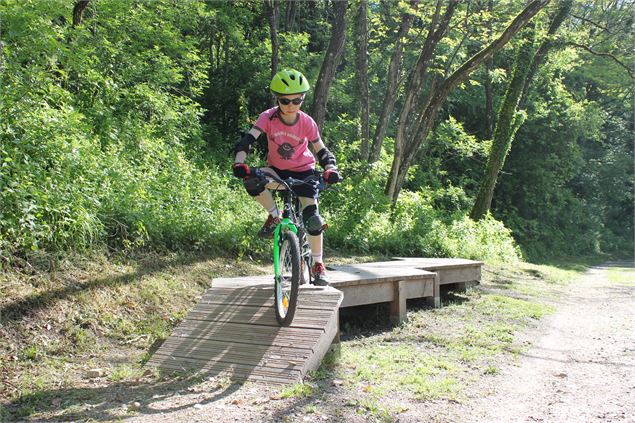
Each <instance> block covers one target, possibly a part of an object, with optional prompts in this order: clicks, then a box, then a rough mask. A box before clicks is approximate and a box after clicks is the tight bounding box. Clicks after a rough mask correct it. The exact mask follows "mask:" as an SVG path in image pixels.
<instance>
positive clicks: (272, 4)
mask: <svg viewBox="0 0 635 423" xmlns="http://www.w3.org/2000/svg"><path fill="white" fill-rule="evenodd" d="M265 6H266V9H267V17H268V18H269V34H270V37H271V77H272V78H273V76H274V75H275V74H276V73H277V72H278V50H279V44H278V8H279V3H278V2H277V1H276V0H265Z"/></svg>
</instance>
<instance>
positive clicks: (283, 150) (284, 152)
mask: <svg viewBox="0 0 635 423" xmlns="http://www.w3.org/2000/svg"><path fill="white" fill-rule="evenodd" d="M293 153H295V150H294V149H293V146H292V145H291V144H289V143H288V142H285V143H284V144H282V145H280V146H278V154H280V157H282V158H283V159H284V160H291V158H292V157H293Z"/></svg>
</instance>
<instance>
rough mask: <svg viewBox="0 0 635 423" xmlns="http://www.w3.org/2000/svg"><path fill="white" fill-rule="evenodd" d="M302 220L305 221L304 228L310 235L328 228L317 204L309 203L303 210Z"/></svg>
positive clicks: (317, 233)
mask: <svg viewBox="0 0 635 423" xmlns="http://www.w3.org/2000/svg"><path fill="white" fill-rule="evenodd" d="M302 220H303V221H304V228H305V229H306V231H307V232H308V233H309V235H319V234H321V233H322V232H323V231H324V229H326V225H325V224H324V220H323V219H322V216H320V214H319V213H318V210H317V206H316V205H315V204H311V205H308V206H306V207H305V208H304V210H302Z"/></svg>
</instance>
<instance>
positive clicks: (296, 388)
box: [278, 382, 317, 398]
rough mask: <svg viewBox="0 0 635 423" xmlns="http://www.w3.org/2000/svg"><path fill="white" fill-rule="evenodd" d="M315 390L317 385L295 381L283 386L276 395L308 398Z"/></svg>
mask: <svg viewBox="0 0 635 423" xmlns="http://www.w3.org/2000/svg"><path fill="white" fill-rule="evenodd" d="M316 391H317V386H316V385H312V384H309V383H302V382H301V383H296V384H293V385H291V386H289V387H286V388H283V389H282V390H281V391H280V393H279V394H278V396H279V397H280V398H308V397H310V396H312V395H313V394H314V393H315V392H316Z"/></svg>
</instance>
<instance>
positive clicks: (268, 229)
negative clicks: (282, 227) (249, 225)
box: [258, 215, 280, 238]
mask: <svg viewBox="0 0 635 423" xmlns="http://www.w3.org/2000/svg"><path fill="white" fill-rule="evenodd" d="M278 223H280V218H279V217H273V216H272V215H269V217H267V220H266V221H265V223H264V224H263V225H262V228H260V230H259V231H258V236H259V237H260V238H273V232H274V231H275V230H276V226H278Z"/></svg>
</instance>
